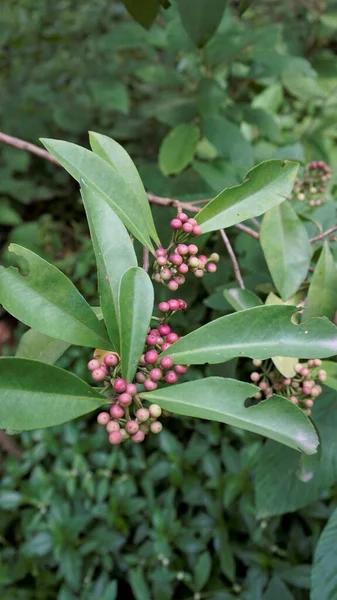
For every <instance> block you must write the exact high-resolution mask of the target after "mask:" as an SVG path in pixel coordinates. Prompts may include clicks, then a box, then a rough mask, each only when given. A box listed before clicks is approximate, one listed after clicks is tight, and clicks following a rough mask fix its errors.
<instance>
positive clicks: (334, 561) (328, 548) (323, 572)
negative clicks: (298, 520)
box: [310, 509, 337, 600]
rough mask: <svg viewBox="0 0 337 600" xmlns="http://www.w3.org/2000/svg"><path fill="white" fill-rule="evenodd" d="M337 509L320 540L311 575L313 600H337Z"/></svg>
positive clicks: (311, 596)
mask: <svg viewBox="0 0 337 600" xmlns="http://www.w3.org/2000/svg"><path fill="white" fill-rule="evenodd" d="M336 536H337V509H335V510H334V512H333V513H332V515H331V517H330V519H329V521H328V523H327V525H326V526H325V527H324V529H323V533H322V535H321V537H320V538H319V540H318V545H317V548H316V551H315V555H314V563H313V568H312V575H311V585H312V588H311V595H310V598H311V600H335V598H336V590H337V552H336Z"/></svg>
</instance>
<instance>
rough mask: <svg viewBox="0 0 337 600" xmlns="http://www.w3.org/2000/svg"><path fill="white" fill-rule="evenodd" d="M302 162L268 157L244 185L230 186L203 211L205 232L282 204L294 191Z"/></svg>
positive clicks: (202, 219)
mask: <svg viewBox="0 0 337 600" xmlns="http://www.w3.org/2000/svg"><path fill="white" fill-rule="evenodd" d="M297 171H298V164H297V163H294V162H292V161H289V160H267V161H265V162H263V163H261V164H260V165H257V167H254V169H251V170H250V171H249V172H248V173H247V175H246V178H245V181H244V183H243V184H241V185H237V186H235V187H232V188H226V189H224V190H223V191H222V192H220V194H218V196H216V197H215V198H214V199H213V200H211V201H210V202H209V203H208V204H206V206H205V207H204V208H203V209H202V210H201V211H200V213H199V214H198V215H197V217H196V219H197V221H198V223H199V225H201V227H202V231H203V233H206V232H207V231H215V230H217V229H220V228H221V227H231V226H232V225H235V224H236V223H240V222H241V221H245V220H246V219H250V218H251V217H257V216H258V215H262V214H263V213H265V212H267V210H269V209H270V208H272V207H273V206H277V205H278V204H281V202H283V201H284V200H285V199H286V198H287V197H288V196H289V194H290V192H291V190H292V188H293V185H294V181H295V178H296V174H297Z"/></svg>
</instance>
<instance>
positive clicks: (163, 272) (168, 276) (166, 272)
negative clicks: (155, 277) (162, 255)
mask: <svg viewBox="0 0 337 600" xmlns="http://www.w3.org/2000/svg"><path fill="white" fill-rule="evenodd" d="M160 277H161V279H162V280H163V281H168V280H169V279H171V271H170V269H162V270H161V272H160Z"/></svg>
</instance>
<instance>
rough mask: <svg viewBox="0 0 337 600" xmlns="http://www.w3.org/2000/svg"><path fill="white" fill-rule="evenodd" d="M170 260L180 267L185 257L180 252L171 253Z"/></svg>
mask: <svg viewBox="0 0 337 600" xmlns="http://www.w3.org/2000/svg"><path fill="white" fill-rule="evenodd" d="M169 261H170V262H171V263H172V264H173V265H175V266H176V267H179V265H181V263H182V262H183V259H182V257H181V256H180V254H170V256H169Z"/></svg>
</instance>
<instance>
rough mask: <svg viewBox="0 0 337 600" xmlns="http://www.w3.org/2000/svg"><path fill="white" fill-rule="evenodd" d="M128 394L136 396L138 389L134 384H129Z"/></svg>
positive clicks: (127, 387)
mask: <svg viewBox="0 0 337 600" xmlns="http://www.w3.org/2000/svg"><path fill="white" fill-rule="evenodd" d="M126 393H127V394H130V396H135V395H136V394H137V388H136V386H135V384H134V383H128V384H127V386H126Z"/></svg>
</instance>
